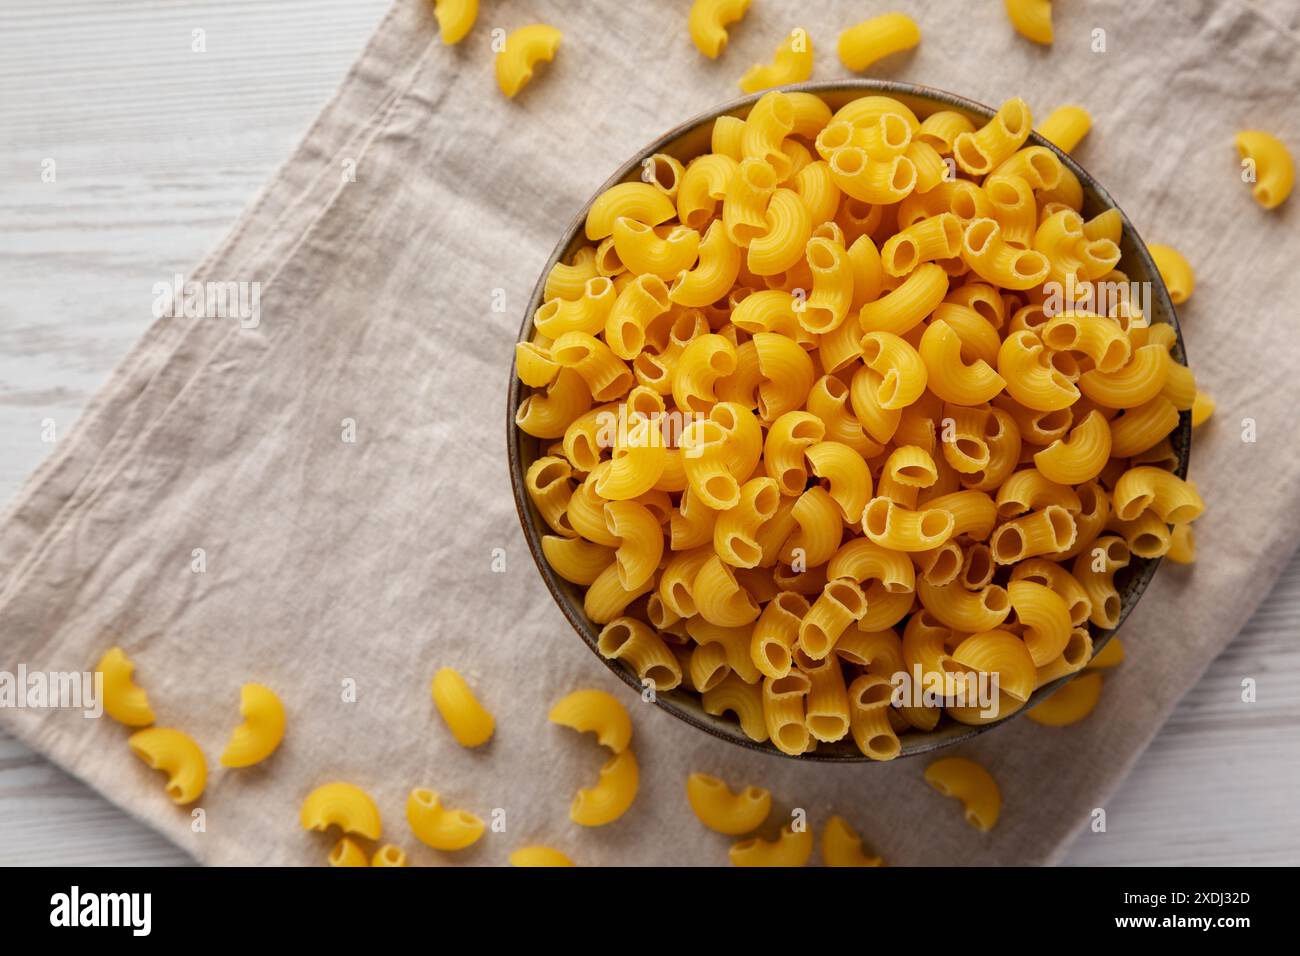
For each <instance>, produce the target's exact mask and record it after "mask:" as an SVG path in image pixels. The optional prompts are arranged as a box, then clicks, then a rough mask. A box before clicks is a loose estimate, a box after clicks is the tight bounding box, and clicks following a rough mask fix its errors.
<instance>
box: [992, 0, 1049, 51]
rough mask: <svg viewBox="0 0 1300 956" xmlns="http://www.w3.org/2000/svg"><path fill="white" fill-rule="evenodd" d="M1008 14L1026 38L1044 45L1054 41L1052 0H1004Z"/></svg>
mask: <svg viewBox="0 0 1300 956" xmlns="http://www.w3.org/2000/svg"><path fill="white" fill-rule="evenodd" d="M1004 3H1005V4H1006V8H1007V16H1008V17H1009V18H1010V20H1011V25H1012V26H1013V27H1015V30H1016V32H1017V33H1019V34H1020V35H1021V36H1022V37H1024V38H1025V39H1026V40H1033V41H1034V42H1035V43H1041V44H1043V45H1044V46H1049V45H1051V42H1052V0H1004Z"/></svg>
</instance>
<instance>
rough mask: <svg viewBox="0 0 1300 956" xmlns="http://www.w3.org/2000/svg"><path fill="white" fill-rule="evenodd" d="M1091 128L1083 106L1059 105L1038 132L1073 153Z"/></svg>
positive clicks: (1055, 144) (1054, 144) (1088, 116)
mask: <svg viewBox="0 0 1300 956" xmlns="http://www.w3.org/2000/svg"><path fill="white" fill-rule="evenodd" d="M1049 29H1050V24H1049ZM1091 128H1092V117H1091V116H1090V115H1089V114H1088V111H1087V110H1085V109H1084V108H1083V107H1082V106H1058V107H1057V108H1056V109H1054V110H1052V112H1050V113H1048V114H1047V118H1046V119H1044V120H1043V121H1042V123H1040V124H1039V126H1038V132H1039V135H1041V136H1042V137H1043V139H1045V140H1047V141H1048V142H1049V143H1051V144H1052V145H1053V146H1056V147H1058V148H1059V149H1060V150H1061V152H1063V153H1072V152H1074V147H1076V146H1078V145H1079V141H1080V140H1081V139H1083V138H1084V137H1085V136H1087V135H1088V130H1089V129H1091ZM1048 188H1050V187H1048Z"/></svg>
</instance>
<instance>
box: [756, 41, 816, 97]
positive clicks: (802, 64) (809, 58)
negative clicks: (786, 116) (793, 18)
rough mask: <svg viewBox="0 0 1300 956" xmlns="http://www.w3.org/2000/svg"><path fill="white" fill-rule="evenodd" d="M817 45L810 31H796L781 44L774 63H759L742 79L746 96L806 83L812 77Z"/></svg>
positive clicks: (773, 60)
mask: <svg viewBox="0 0 1300 956" xmlns="http://www.w3.org/2000/svg"><path fill="white" fill-rule="evenodd" d="M812 68H813V45H812V38H811V37H810V36H808V31H807V30H805V29H803V28H802V27H795V28H794V29H793V30H791V31H790V33H789V35H788V36H787V37H786V38H785V39H784V40H782V41H781V45H780V46H779V47H777V48H776V53H775V55H774V56H773V58H772V62H771V63H756V64H754V65H753V66H752V67H750V68H749V69H748V70H746V71H745V75H744V76H742V77H741V78H740V88H741V90H743V91H744V92H746V93H758V92H761V91H762V90H768V89H771V88H772V87H774V86H786V85H788V84H790V83H802V82H803V81H804V80H806V79H808V77H810V76H812Z"/></svg>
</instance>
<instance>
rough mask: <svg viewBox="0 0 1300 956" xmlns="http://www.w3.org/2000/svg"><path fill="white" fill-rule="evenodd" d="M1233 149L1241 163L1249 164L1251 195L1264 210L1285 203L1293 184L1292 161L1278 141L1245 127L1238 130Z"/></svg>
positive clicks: (1293, 170) (1268, 135) (1293, 167)
mask: <svg viewBox="0 0 1300 956" xmlns="http://www.w3.org/2000/svg"><path fill="white" fill-rule="evenodd" d="M1235 143H1236V146H1237V152H1238V154H1240V156H1241V158H1242V161H1243V165H1245V164H1246V163H1250V164H1252V165H1253V172H1254V174H1255V175H1254V179H1253V180H1248V181H1253V182H1254V183H1255V186H1254V188H1253V189H1252V190H1251V195H1253V196H1254V197H1255V201H1256V202H1257V203H1259V204H1260V205H1261V206H1263V207H1264V208H1265V209H1274V208H1276V207H1278V206H1280V205H1282V203H1284V202H1286V198H1287V196H1289V195H1291V189H1292V188H1293V187H1294V186H1295V160H1293V159H1292V158H1291V152H1290V150H1288V149H1287V148H1286V146H1284V145H1283V144H1282V141H1281V140H1280V139H1278V138H1277V137H1276V136H1274V135H1272V134H1271V133H1265V132H1263V131H1262V130H1257V129H1256V130H1245V131H1244V132H1241V133H1238V134H1237V137H1236V140H1235Z"/></svg>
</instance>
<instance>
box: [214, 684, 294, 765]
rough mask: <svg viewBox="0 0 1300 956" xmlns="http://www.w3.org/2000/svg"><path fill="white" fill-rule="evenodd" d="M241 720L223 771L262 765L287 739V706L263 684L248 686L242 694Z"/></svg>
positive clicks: (224, 758)
mask: <svg viewBox="0 0 1300 956" xmlns="http://www.w3.org/2000/svg"><path fill="white" fill-rule="evenodd" d="M239 716H241V717H243V718H244V722H243V723H241V724H240V725H239V726H238V727H236V728H235V729H234V731H233V732H232V733H231V734H230V742H229V743H227V744H226V749H225V751H224V752H223V753H222V754H221V765H222V766H223V767H251V766H252V765H253V764H255V763H261V762H262V761H263V760H265V759H266V758H267V757H269V756H271V754H273V753H275V749H276V748H277V747H279V746H280V741H281V740H283V739H284V723H285V717H284V705H283V704H282V703H280V698H279V697H277V696H276V694H275V691H273V690H271V688H269V687H264V686H262V685H261V684H245V685H244V686H243V687H241V688H240V690H239Z"/></svg>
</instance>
